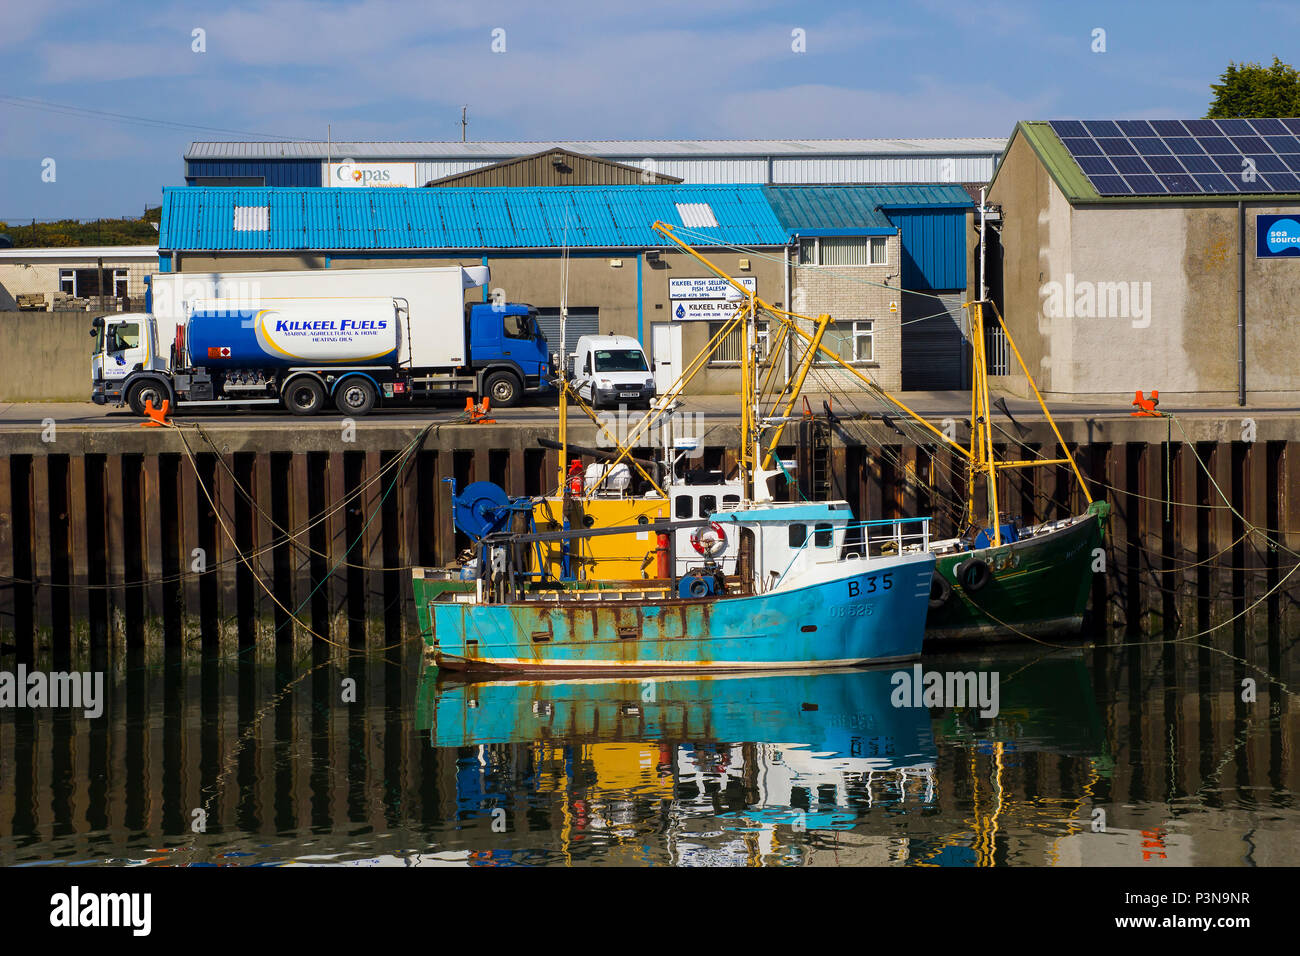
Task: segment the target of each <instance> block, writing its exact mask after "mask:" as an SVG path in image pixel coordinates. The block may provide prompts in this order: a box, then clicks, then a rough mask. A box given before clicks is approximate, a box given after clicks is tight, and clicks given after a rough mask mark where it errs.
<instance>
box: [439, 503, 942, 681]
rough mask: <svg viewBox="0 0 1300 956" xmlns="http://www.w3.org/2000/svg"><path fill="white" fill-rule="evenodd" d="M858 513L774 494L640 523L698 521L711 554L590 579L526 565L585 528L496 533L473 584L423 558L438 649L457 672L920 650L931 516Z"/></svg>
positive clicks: (844, 658)
mask: <svg viewBox="0 0 1300 956" xmlns="http://www.w3.org/2000/svg"><path fill="white" fill-rule="evenodd" d="M850 518H851V514H850V513H849V511H848V510H847V509H841V508H836V507H835V503H814V504H807V503H805V504H780V503H772V504H754V505H750V506H749V507H746V508H742V509H737V510H735V511H731V512H720V513H717V514H714V515H713V516H712V520H711V522H710V523H708V524H707V525H704V526H703V530H701V528H700V526H699V525H698V524H697V525H694V526H690V525H683V524H681V523H676V522H665V523H655V524H652V525H649V526H646V525H642V526H638V528H639V529H641V530H646V531H650V532H654V533H658V532H661V531H665V530H666V531H667V532H668V533H670V534H677V533H685V532H687V531H693V533H694V537H695V538H696V540H699V541H701V542H702V549H701V550H702V554H701V561H700V562H699V563H698V564H696V565H695V566H694V567H687V568H681V569H674V570H673V573H672V575H671V577H670V578H668V579H664V578H651V579H646V580H643V581H627V582H617V583H616V582H602V586H600V587H592V588H579V587H574V586H567V587H565V586H550V587H548V586H547V585H546V582H539V581H538V580H537V579H536V578H534V577H531V576H529V575H528V574H526V573H524V572H523V571H522V569H521V568H520V566H519V563H518V559H519V557H520V556H521V555H523V554H526V553H527V550H528V548H529V547H530V546H531V545H532V544H533V543H534V542H536V541H539V540H546V539H547V538H548V537H552V536H556V535H565V536H566V537H568V538H579V537H581V535H582V534H583V533H584V532H581V531H565V532H539V533H533V534H509V533H501V534H492V535H487V536H485V537H484V538H483V539H482V540H481V541H480V542H479V544H478V551H479V555H480V559H479V561H478V563H477V565H476V567H477V568H478V569H479V570H478V572H477V577H476V578H475V580H474V586H473V589H472V590H470V589H467V588H440V587H439V586H438V582H437V580H436V579H435V578H433V577H430V576H426V574H425V573H424V572H422V571H421V570H419V569H417V572H416V574H417V576H416V580H415V585H416V597H417V603H418V604H419V606H420V617H421V624H422V625H423V630H424V632H425V639H426V641H427V643H428V650H429V652H430V655H431V656H432V658H433V660H434V661H435V662H436V663H437V665H438V666H439V667H442V668H447V669H451V670H476V671H546V672H581V673H615V672H623V671H629V670H651V671H673V672H696V671H715V670H742V669H749V668H757V669H763V668H769V669H770V668H802V667H809V666H812V665H817V666H840V665H854V664H865V663H879V662H889V661H903V660H908V659H910V658H914V657H917V656H918V655H919V654H920V653H921V642H922V639H923V637H924V632H925V617H926V613H927V611H928V610H929V597H930V578H931V575H932V574H933V572H934V561H935V559H934V555H933V554H932V553H931V552H930V549H929V530H928V529H929V519H926V518H922V519H901V520H898V521H873V522H866V523H863V524H853V523H852V522H851V521H850ZM662 525H667V527H666V528H665V527H663V526H662ZM638 528H616V529H602V530H601V531H599V532H587V533H589V534H591V533H623V534H627V533H629V532H632V531H635V530H638ZM850 532H853V534H852V538H850ZM733 540H734V541H737V542H738V544H739V548H740V554H739V556H738V559H737V564H738V573H737V574H736V575H733V576H726V575H724V574H723V573H722V571H721V568H720V567H719V565H718V564H717V563H716V560H715V558H716V557H718V556H719V555H720V553H721V550H722V549H723V548H725V547H727V546H728V545H729V543H730V542H731V541H733ZM853 541H856V542H857V543H852V542H853Z"/></svg>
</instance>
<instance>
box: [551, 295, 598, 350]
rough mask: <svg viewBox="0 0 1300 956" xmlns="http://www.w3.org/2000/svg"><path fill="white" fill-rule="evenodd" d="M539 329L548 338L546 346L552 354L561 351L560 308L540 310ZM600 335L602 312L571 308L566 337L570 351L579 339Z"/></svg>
mask: <svg viewBox="0 0 1300 956" xmlns="http://www.w3.org/2000/svg"><path fill="white" fill-rule="evenodd" d="M537 327H538V328H540V329H541V330H542V335H544V336H546V344H547V345H548V346H549V347H550V350H551V351H552V352H558V351H559V349H560V310H559V308H540V307H539V308H538V309H537ZM599 333H600V310H599V309H592V308H574V307H572V306H570V308H569V322H568V325H567V326H566V327H565V332H564V337H565V339H566V341H567V343H568V348H569V351H570V352H572V351H573V347H574V346H575V345H577V344H578V337H579V336H583V335H598V334H599Z"/></svg>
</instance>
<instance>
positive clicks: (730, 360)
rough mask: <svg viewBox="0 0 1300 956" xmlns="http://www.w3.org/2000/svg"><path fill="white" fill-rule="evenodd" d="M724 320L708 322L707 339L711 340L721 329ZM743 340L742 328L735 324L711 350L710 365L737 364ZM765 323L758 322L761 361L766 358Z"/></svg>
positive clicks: (741, 351)
mask: <svg viewBox="0 0 1300 956" xmlns="http://www.w3.org/2000/svg"><path fill="white" fill-rule="evenodd" d="M726 324H727V323H725V322H710V323H709V341H710V342H712V341H713V339H714V337H715V336H716V335H717V334H718V333H719V332H721V331H722V328H723V326H725V325H726ZM744 342H745V331H744V329H742V328H740V327H739V326H737V327H736V328H734V329H732V330H731V332H730V333H729V334H728V335H727V336H726V337H725V338H724V339H723V340H722V341H721V342H719V343H718V347H717V348H716V349H714V350H713V356H712V357H711V358H710V359H709V364H710V365H739V364H740V363H741V361H742V359H743V357H744V356H743V352H744ZM767 347H768V342H767V323H766V322H759V323H758V360H759V361H760V362H761V361H762V360H763V359H765V358H767Z"/></svg>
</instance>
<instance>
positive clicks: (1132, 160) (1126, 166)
mask: <svg viewBox="0 0 1300 956" xmlns="http://www.w3.org/2000/svg"><path fill="white" fill-rule="evenodd" d="M1110 161H1111V162H1112V163H1114V164H1115V168H1116V169H1118V170H1119V171H1120V172H1121V173H1125V174H1132V173H1149V172H1151V167H1150V166H1148V165H1147V164H1146V162H1145V160H1143V159H1142V158H1141V157H1140V156H1112V157H1110Z"/></svg>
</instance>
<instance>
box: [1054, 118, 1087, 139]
mask: <svg viewBox="0 0 1300 956" xmlns="http://www.w3.org/2000/svg"><path fill="white" fill-rule="evenodd" d="M1051 125H1052V129H1054V130H1055V131H1056V135H1057V136H1060V137H1062V138H1064V137H1066V136H1088V135H1089V133H1088V131H1087V130H1086V129H1084V126H1083V124H1082V123H1080V122H1079V121H1078V120H1053V121H1052V124H1051Z"/></svg>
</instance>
